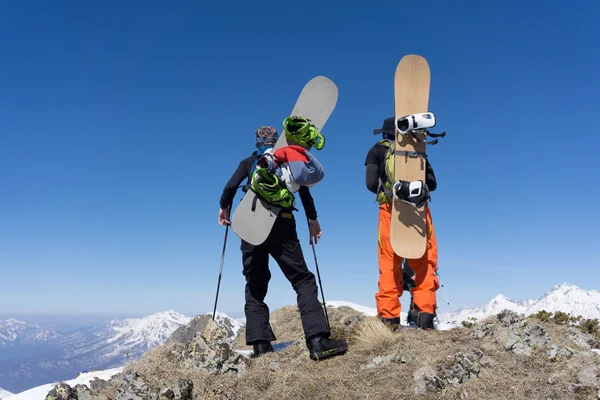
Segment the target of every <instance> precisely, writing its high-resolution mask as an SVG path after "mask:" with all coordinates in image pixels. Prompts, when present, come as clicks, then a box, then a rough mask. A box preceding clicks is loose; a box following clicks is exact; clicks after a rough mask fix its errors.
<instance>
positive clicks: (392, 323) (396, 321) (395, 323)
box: [377, 316, 400, 330]
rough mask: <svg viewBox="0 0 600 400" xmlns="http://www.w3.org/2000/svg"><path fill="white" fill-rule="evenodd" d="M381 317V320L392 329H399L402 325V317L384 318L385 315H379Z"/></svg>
mask: <svg viewBox="0 0 600 400" xmlns="http://www.w3.org/2000/svg"><path fill="white" fill-rule="evenodd" d="M377 318H379V320H380V321H381V322H382V323H383V324H384V325H386V326H387V327H389V328H390V329H392V330H395V329H397V328H398V327H399V326H400V317H398V318H383V317H379V316H378V317H377Z"/></svg>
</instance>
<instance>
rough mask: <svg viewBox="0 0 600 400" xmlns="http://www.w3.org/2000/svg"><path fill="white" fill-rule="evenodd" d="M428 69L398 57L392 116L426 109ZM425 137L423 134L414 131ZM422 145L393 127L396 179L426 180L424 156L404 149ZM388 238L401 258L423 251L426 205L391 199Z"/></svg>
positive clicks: (415, 59) (423, 63) (418, 148)
mask: <svg viewBox="0 0 600 400" xmlns="http://www.w3.org/2000/svg"><path fill="white" fill-rule="evenodd" d="M429 84H430V72H429V64H428V63H427V60H425V58H423V57H421V56H418V55H407V56H404V57H403V58H402V60H400V63H399V64H398V66H397V67H396V75H395V77H394V106H395V117H396V118H398V117H403V116H405V115H409V114H416V113H421V112H427V111H429V110H428V108H427V107H428V103H429ZM416 135H417V137H418V138H419V139H425V138H426V137H425V134H416ZM425 147H426V145H425V144H421V143H419V142H417V141H416V140H415V139H414V138H413V137H412V136H411V135H401V134H399V133H398V130H397V129H396V154H395V156H394V176H395V180H396V181H398V180H400V179H402V180H405V181H418V180H421V181H423V182H425V158H424V157H408V156H407V155H405V153H403V152H418V153H422V154H423V155H425ZM390 240H391V244H392V248H393V249H394V252H395V253H396V254H397V255H399V256H400V257H403V258H408V259H416V258H420V257H421V256H423V254H425V250H426V246H427V230H426V224H425V206H422V207H414V206H411V205H410V204H406V203H403V202H401V201H398V200H394V201H393V207H392V221H391V226H390Z"/></svg>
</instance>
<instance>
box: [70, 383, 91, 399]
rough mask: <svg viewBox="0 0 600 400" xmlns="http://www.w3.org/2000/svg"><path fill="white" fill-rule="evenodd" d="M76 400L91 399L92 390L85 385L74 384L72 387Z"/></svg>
mask: <svg viewBox="0 0 600 400" xmlns="http://www.w3.org/2000/svg"><path fill="white" fill-rule="evenodd" d="M73 390H75V393H76V394H77V399H78V400H92V397H93V396H92V391H91V390H90V388H88V387H87V386H85V385H75V387H74V388H73Z"/></svg>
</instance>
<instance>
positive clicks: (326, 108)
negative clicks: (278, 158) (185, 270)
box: [231, 76, 338, 246]
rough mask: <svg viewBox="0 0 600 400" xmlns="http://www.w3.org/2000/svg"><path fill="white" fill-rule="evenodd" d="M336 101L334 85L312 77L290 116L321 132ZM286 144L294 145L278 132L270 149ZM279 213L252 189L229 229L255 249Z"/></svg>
mask: <svg viewBox="0 0 600 400" xmlns="http://www.w3.org/2000/svg"><path fill="white" fill-rule="evenodd" d="M337 99H338V88H337V86H336V85H335V83H333V82H332V81H331V80H330V79H329V78H327V77H325V76H317V77H314V78H313V79H311V80H310V81H309V82H308V83H307V84H306V85H305V86H304V89H302V92H300V96H299V97H298V100H297V101H296V105H295V106H294V109H293V110H292V112H291V114H290V116H301V117H305V118H308V119H310V120H311V122H312V123H313V124H314V125H315V127H316V128H317V129H319V130H322V129H323V126H325V123H326V122H327V120H328V119H329V116H330V115H331V113H332V112H333V109H334V108H335V106H336V103H337ZM282 121H283V119H282ZM281 129H282V128H281ZM290 144H294V145H298V143H295V142H293V141H291V140H290V141H288V140H287V138H286V137H285V132H284V131H283V129H282V132H281V134H280V135H279V139H278V140H277V143H275V146H274V149H275V150H277V149H279V148H280V147H285V146H288V145H290ZM280 211H281V209H280V208H279V207H274V206H271V205H269V204H268V203H267V202H265V201H264V200H262V199H261V198H260V197H258V196H257V195H256V193H254V192H253V191H252V189H248V192H246V194H245V195H244V197H243V198H242V201H241V202H240V204H239V205H238V206H237V207H236V209H235V211H234V212H233V215H232V217H231V227H232V228H233V231H234V232H235V234H236V235H238V236H239V237H240V238H241V239H242V240H244V241H246V242H248V243H250V244H252V245H254V246H258V245H260V244H262V243H264V241H265V240H267V237H268V236H269V234H270V233H271V229H272V228H273V224H274V223H275V219H276V218H277V216H278V215H279V212H280Z"/></svg>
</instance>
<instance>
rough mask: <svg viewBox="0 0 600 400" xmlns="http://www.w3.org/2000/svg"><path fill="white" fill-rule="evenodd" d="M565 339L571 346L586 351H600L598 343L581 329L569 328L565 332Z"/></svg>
mask: <svg viewBox="0 0 600 400" xmlns="http://www.w3.org/2000/svg"><path fill="white" fill-rule="evenodd" d="M567 337H568V338H569V340H571V342H573V344H575V345H577V346H579V347H581V348H583V349H586V350H590V349H600V341H598V339H596V338H595V337H594V336H593V335H590V334H589V333H585V332H583V331H582V330H581V329H578V328H575V327H572V326H571V327H569V328H568V331H567Z"/></svg>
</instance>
